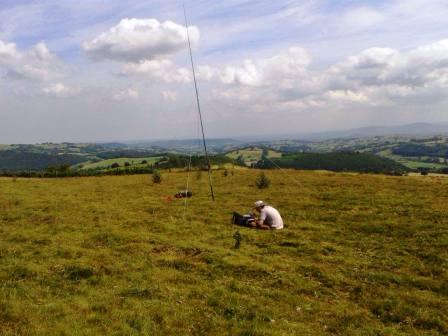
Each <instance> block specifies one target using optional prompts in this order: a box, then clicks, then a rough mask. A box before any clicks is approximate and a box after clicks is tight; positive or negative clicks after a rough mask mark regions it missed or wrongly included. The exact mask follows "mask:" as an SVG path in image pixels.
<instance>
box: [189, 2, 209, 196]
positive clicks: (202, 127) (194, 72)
mask: <svg viewBox="0 0 448 336" xmlns="http://www.w3.org/2000/svg"><path fill="white" fill-rule="evenodd" d="M183 7H184V17H185V29H186V30H187V39H188V49H189V50H190V61H191V70H192V72H193V80H194V89H195V92H196V103H197V107H198V113H199V120H200V122H201V131H202V142H203V144H204V153H205V160H206V163H207V170H208V180H209V184H210V194H211V196H212V200H213V201H215V194H214V192H213V184H212V167H211V166H210V158H209V156H208V152H207V143H206V141H205V133H204V123H203V121H202V112H201V103H200V101H199V90H198V83H197V81H196V71H195V68H194V61H193V52H192V50H191V41H190V32H189V31H188V19H187V10H186V9H185V3H184V4H183Z"/></svg>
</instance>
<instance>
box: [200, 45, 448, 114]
mask: <svg viewBox="0 0 448 336" xmlns="http://www.w3.org/2000/svg"><path fill="white" fill-rule="evenodd" d="M205 69H206V71H204V73H205V74H208V75H207V76H204V78H208V79H210V80H215V81H219V82H220V83H221V84H222V85H223V89H222V90H219V89H215V91H214V92H215V97H216V98H219V99H227V100H234V101H235V100H236V101H240V102H247V103H249V104H251V103H255V102H256V103H257V104H264V105H266V106H280V107H281V108H284V109H293V110H294V109H310V108H314V109H316V108H317V109H319V108H330V107H341V108H344V107H345V108H347V107H349V106H350V105H352V104H357V105H361V106H362V105H364V106H380V105H384V106H393V105H394V104H400V103H401V102H402V100H403V99H404V98H406V99H408V101H412V104H414V105H415V104H427V103H430V102H429V101H428V99H431V102H433V101H434V99H439V100H443V99H445V97H446V88H448V40H441V41H438V42H435V43H432V44H428V45H425V46H421V47H418V48H415V49H414V50H410V51H408V52H400V51H399V50H395V49H392V48H380V47H375V48H369V49H366V50H363V51H361V52H360V53H358V54H356V55H353V56H350V57H347V58H346V59H345V60H344V61H342V62H339V63H337V64H334V65H331V66H329V67H327V68H324V69H321V70H315V69H312V68H311V67H310V57H309V56H308V54H307V53H306V51H305V50H303V49H301V48H290V49H289V50H286V51H284V52H280V53H279V54H277V55H274V56H272V57H270V58H263V59H255V60H246V61H244V62H243V65H240V66H235V65H231V66H224V67H223V68H222V69H217V68H213V69H208V68H205ZM428 97H430V98H428Z"/></svg>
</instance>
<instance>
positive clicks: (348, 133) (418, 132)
mask: <svg viewBox="0 0 448 336" xmlns="http://www.w3.org/2000/svg"><path fill="white" fill-rule="evenodd" d="M441 134H448V122H446V123H414V124H408V125H400V126H369V127H362V128H355V129H349V130H342V131H329V132H318V133H309V134H301V135H296V138H298V139H301V140H308V141H316V140H328V139H338V138H365V137H374V136H390V135H409V136H431V135H441ZM289 137H291V136H289Z"/></svg>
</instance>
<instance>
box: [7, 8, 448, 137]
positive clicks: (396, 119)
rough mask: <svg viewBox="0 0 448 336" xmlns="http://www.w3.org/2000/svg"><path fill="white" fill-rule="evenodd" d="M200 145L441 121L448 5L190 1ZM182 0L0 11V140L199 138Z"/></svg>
mask: <svg viewBox="0 0 448 336" xmlns="http://www.w3.org/2000/svg"><path fill="white" fill-rule="evenodd" d="M185 8H186V10H187V16H188V26H189V28H188V32H189V35H190V38H191V43H192V48H193V55H194V61H195V69H196V72H197V79H198V87H199V94H200V98H201V105H202V110H203V115H204V123H205V130H206V135H207V136H208V137H211V138H222V137H226V138H230V137H240V136H254V135H260V136H262V135H271V134H303V133H310V132H319V131H326V130H340V129H349V128H356V127H363V126H370V125H399V124H409V123H413V122H442V121H448V115H447V113H448V20H447V19H446V18H447V17H448V2H447V1H446V0H388V1H385V0H378V1H373V0H364V1H363V0H360V1H354V0H302V1H289V0H277V1H264V0H263V1H253V0H226V1H211V0H185ZM192 79H193V77H192V71H191V65H190V63H189V54H188V47H187V31H186V29H185V21H184V15H183V3H182V1H170V0H144V1H143V0H130V1H121V0H76V1H75V0H58V1H55V0H38V1H37V0H36V1H32V0H31V1H30V0H28V1H25V0H0V143H37V142H62V141H69V142H88V141H98V142H103V141H126V140H148V139H182V138H195V137H197V136H198V134H199V127H198V116H197V110H196V105H195V94H194V84H193V81H192Z"/></svg>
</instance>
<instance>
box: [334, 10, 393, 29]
mask: <svg viewBox="0 0 448 336" xmlns="http://www.w3.org/2000/svg"><path fill="white" fill-rule="evenodd" d="M384 19H385V15H384V14H382V13H381V12H379V11H377V10H375V9H374V8H370V7H358V8H354V9H352V10H350V11H348V12H347V13H345V14H344V15H343V17H342V19H341V20H342V22H344V24H345V26H346V27H356V28H366V27H370V26H373V25H376V24H379V23H381V22H382V21H383V20H384Z"/></svg>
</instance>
